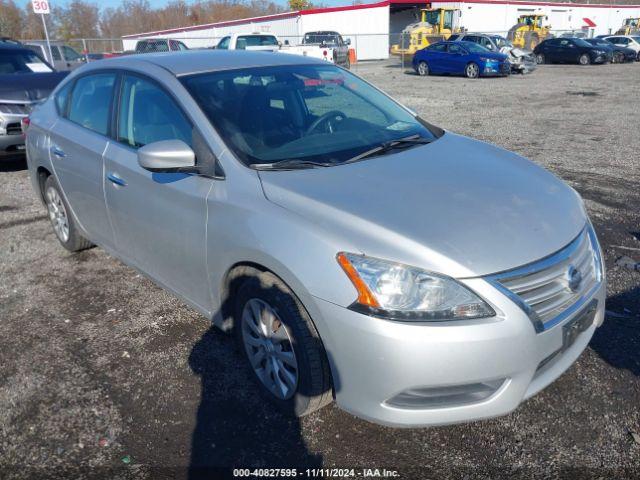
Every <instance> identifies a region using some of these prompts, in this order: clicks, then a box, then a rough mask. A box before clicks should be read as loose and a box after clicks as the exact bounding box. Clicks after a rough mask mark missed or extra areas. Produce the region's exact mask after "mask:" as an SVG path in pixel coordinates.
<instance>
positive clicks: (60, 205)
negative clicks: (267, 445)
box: [26, 42, 605, 426]
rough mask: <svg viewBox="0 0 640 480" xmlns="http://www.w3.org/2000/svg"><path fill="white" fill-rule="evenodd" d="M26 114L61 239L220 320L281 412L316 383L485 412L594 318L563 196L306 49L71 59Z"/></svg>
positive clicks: (393, 405) (600, 284) (579, 232)
mask: <svg viewBox="0 0 640 480" xmlns="http://www.w3.org/2000/svg"><path fill="white" fill-rule="evenodd" d="M450 44H451V45H455V46H458V47H459V46H460V44H459V43H457V42H450ZM446 45H447V46H449V44H446ZM470 45H473V47H478V46H477V45H475V44H470ZM465 48H466V47H465ZM478 48H479V47H478ZM482 55H486V53H482ZM491 55H498V54H495V53H492V54H491ZM116 89H117V90H116ZM114 98H115V99H117V100H116V101H113V99H114ZM30 118H31V123H30V127H29V128H28V130H27V133H26V135H27V152H28V159H29V162H28V164H29V172H30V176H31V180H32V184H33V188H34V189H35V191H36V192H37V194H38V196H39V197H40V198H42V200H43V202H44V203H45V204H46V206H47V209H48V212H49V217H50V219H51V222H52V225H53V230H54V232H55V234H56V236H57V237H58V239H59V241H60V242H61V244H62V246H63V247H65V248H66V249H67V250H71V251H77V250H81V249H83V248H87V247H89V246H91V245H92V244H97V245H100V246H102V247H104V248H105V249H106V250H107V251H109V252H111V253H112V254H113V255H115V256H117V257H118V258H120V259H122V260H123V261H124V262H126V263H128V264H129V265H132V266H134V267H136V268H137V269H139V270H141V271H143V272H144V273H146V274H147V275H148V276H149V277H151V278H152V279H154V280H155V281H156V282H158V284H159V285H162V286H163V287H164V288H166V289H168V290H170V291H172V292H174V293H175V294H176V295H178V296H179V297H181V298H182V299H184V300H185V301H186V302H188V303H189V304H190V305H192V306H193V307H194V308H196V309H197V310H199V311H200V312H202V313H203V314H204V315H206V316H207V317H208V318H211V319H213V321H214V322H215V325H217V326H219V327H220V328H222V329H226V330H229V329H232V330H233V331H234V332H235V335H236V339H237V341H238V343H239V346H240V349H241V351H242V352H243V354H244V355H245V356H246V357H247V366H248V368H249V369H250V371H251V372H252V375H253V376H254V377H255V379H256V381H257V383H258V385H260V386H261V388H262V390H261V391H262V393H263V394H264V395H265V398H269V399H271V400H272V401H273V402H274V403H276V404H277V405H280V406H281V407H283V408H286V409H288V410H289V411H290V412H294V413H295V414H297V415H303V414H306V413H309V412H311V411H314V410H316V409H318V408H320V407H321V406H323V405H325V404H327V403H329V402H331V401H332V398H333V396H334V395H335V398H336V401H337V403H338V405H340V406H341V407H343V408H345V409H346V410H348V411H349V412H352V413H353V414H355V415H358V416H360V417H363V418H366V419H368V420H371V421H375V422H379V423H383V424H389V425H402V426H419V425H434V424H446V423H455V422H464V421H469V420H475V419H479V418H486V417H494V416H497V415H504V414H507V413H509V412H511V411H512V410H513V409H514V408H516V407H517V406H518V404H520V403H521V402H522V401H523V400H524V399H526V398H529V397H531V396H532V395H534V394H535V393H537V392H539V391H540V390H542V389H543V388H545V387H546V386H547V385H549V384H550V383H551V382H552V381H554V380H555V379H556V378H557V377H559V376H560V375H561V374H562V373H563V372H564V371H565V370H566V369H567V368H569V366H570V365H571V364H572V363H573V362H574V361H575V360H576V359H577V358H578V356H579V355H580V354H581V352H582V351H583V350H584V349H585V348H586V346H587V344H588V343H589V341H590V339H591V337H592V335H593V333H594V331H595V329H596V327H597V326H599V325H601V324H602V322H603V319H604V308H605V277H604V271H603V263H602V260H601V251H600V247H599V245H598V242H597V239H596V235H595V233H594V230H593V227H592V226H591V224H590V222H589V219H588V217H587V213H586V210H585V207H584V203H583V202H582V200H581V199H580V196H579V195H578V193H577V192H576V191H575V190H573V189H572V188H571V187H569V186H568V185H566V184H565V183H563V182H562V181H561V180H560V179H559V178H558V177H556V176H555V175H553V174H552V173H550V172H547V171H545V170H544V169H542V168H541V167H539V166H537V165H536V164H534V163H532V162H529V161H527V160H525V159H524V158H522V157H520V156H518V155H516V154H514V153H510V152H508V151H506V150H503V149H501V148H499V147H496V146H493V145H489V144H487V143H484V142H479V141H475V140H472V139H470V138H466V137H463V136H460V135H457V134H455V133H452V132H449V131H446V132H445V131H443V130H442V129H440V128H438V127H436V126H433V125H431V124H429V123H428V122H427V121H425V120H423V119H422V118H420V117H419V116H417V115H416V114H415V113H413V112H411V111H410V110H409V109H407V108H405V107H403V106H402V105H400V104H398V103H397V102H396V101H394V100H393V99H391V98H390V97H388V96H387V95H385V94H383V93H382V92H380V91H379V90H378V89H376V88H374V87H373V86H371V85H370V84H368V83H367V82H365V81H363V80H361V79H360V78H359V77H357V76H356V75H353V74H352V73H350V72H349V71H347V70H344V69H342V68H340V67H337V66H335V65H333V64H329V63H327V62H324V61H322V60H314V59H310V58H304V57H301V56H298V55H281V54H277V53H275V54H271V55H265V54H264V53H263V52H225V51H193V52H186V53H179V54H166V55H162V56H149V57H147V58H144V59H141V58H140V57H135V56H128V57H120V58H116V59H110V60H105V61H103V62H95V63H89V64H87V65H86V66H84V67H83V68H82V69H80V70H78V71H76V72H74V74H72V75H71V76H70V77H69V78H68V79H67V80H66V81H64V82H63V83H62V84H61V85H60V86H59V87H58V88H57V89H56V91H55V93H54V95H53V96H52V97H51V98H50V99H49V100H47V101H46V102H45V103H44V104H42V105H40V106H39V107H38V108H37V109H36V110H35V111H34V112H33V113H32V115H31V117H30ZM95 288H96V289H99V288H100V286H99V285H95Z"/></svg>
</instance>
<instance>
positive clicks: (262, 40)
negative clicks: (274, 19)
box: [238, 35, 278, 47]
mask: <svg viewBox="0 0 640 480" xmlns="http://www.w3.org/2000/svg"><path fill="white" fill-rule="evenodd" d="M241 41H245V42H246V46H247V47H264V46H274V45H278V40H277V39H276V37H274V36H273V35H242V36H240V37H238V43H240V42H241Z"/></svg>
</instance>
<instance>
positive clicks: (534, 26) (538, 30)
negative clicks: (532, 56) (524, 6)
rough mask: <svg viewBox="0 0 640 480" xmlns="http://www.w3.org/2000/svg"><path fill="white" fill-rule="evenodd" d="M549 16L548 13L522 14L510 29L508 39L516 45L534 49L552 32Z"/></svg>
mask: <svg viewBox="0 0 640 480" xmlns="http://www.w3.org/2000/svg"><path fill="white" fill-rule="evenodd" d="M548 22H549V17H547V16H546V15H520V16H519V17H518V23H516V24H515V25H514V26H513V27H511V28H510V29H509V33H507V39H508V40H509V41H510V42H511V43H513V46H514V47H518V48H522V49H525V50H533V49H534V48H536V46H537V45H538V44H539V43H540V42H542V41H543V40H545V39H546V38H547V37H548V36H549V35H550V32H551V25H549V23H548Z"/></svg>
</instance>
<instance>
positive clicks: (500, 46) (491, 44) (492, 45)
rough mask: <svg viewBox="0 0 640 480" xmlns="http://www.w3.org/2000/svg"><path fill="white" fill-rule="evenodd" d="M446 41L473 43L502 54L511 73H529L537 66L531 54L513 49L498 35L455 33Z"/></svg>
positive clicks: (508, 42) (511, 44) (510, 44)
mask: <svg viewBox="0 0 640 480" xmlns="http://www.w3.org/2000/svg"><path fill="white" fill-rule="evenodd" d="M448 40H449V41H450V42H454V41H455V42H460V41H465V42H473V43H477V44H478V45H482V46H483V47H484V48H486V49H487V50H490V51H492V52H500V53H504V54H505V55H507V56H508V57H509V63H510V64H511V72H512V73H523V74H524V73H531V72H533V71H534V70H535V69H536V66H537V63H536V57H535V56H534V55H533V52H531V51H529V50H524V49H521V48H517V47H514V45H513V43H511V42H510V41H509V40H507V39H506V38H504V37H502V36H500V35H489V34H483V33H456V34H454V35H451V36H450V37H449V38H448Z"/></svg>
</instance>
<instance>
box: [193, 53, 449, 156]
mask: <svg viewBox="0 0 640 480" xmlns="http://www.w3.org/2000/svg"><path fill="white" fill-rule="evenodd" d="M183 82H184V84H185V86H186V88H187V89H188V90H189V92H190V93H191V95H192V96H193V97H194V99H195V100H196V102H197V103H198V104H199V105H200V107H201V108H202V110H203V111H204V113H205V114H206V115H207V117H208V118H209V120H210V121H211V123H212V124H213V126H214V127H215V128H216V129H217V131H218V132H219V133H220V134H221V135H222V137H223V138H225V140H226V141H227V144H228V146H229V147H230V148H231V149H232V150H233V152H234V153H235V154H236V155H237V156H238V157H239V158H240V159H241V160H242V161H243V162H244V163H245V164H247V165H259V164H273V163H275V162H280V161H284V160H288V161H291V160H299V161H307V162H322V163H324V164H332V165H333V164H338V163H341V162H344V161H347V160H353V158H354V157H357V156H359V155H362V154H363V153H365V152H367V151H369V150H371V149H373V148H376V147H379V146H380V145H382V144H385V143H386V142H393V141H394V140H398V139H406V138H408V137H412V138H413V139H414V140H417V142H419V141H423V140H424V142H428V141H432V140H435V139H436V137H437V135H438V133H437V130H436V129H435V128H433V132H432V131H431V130H430V129H429V127H428V126H427V124H426V123H424V122H422V121H421V120H419V119H418V118H416V117H415V116H414V115H412V114H411V113H410V112H409V111H407V110H406V109H405V108H403V107H401V106H400V105H398V104H397V103H395V102H394V101H393V100H391V99H390V98H389V97H387V96H386V95H384V94H382V93H381V92H379V91H378V90H377V89H375V88H374V87H372V86H370V85H369V84H368V83H366V82H364V81H363V80H361V79H359V78H358V77H356V76H355V75H353V74H351V73H349V72H347V71H345V70H343V69H341V68H338V67H335V66H333V65H286V66H272V67H256V68H247V69H241V70H231V71H221V72H212V73H205V74H198V75H193V76H189V77H186V78H184V79H183ZM417 142H416V143H417Z"/></svg>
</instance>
